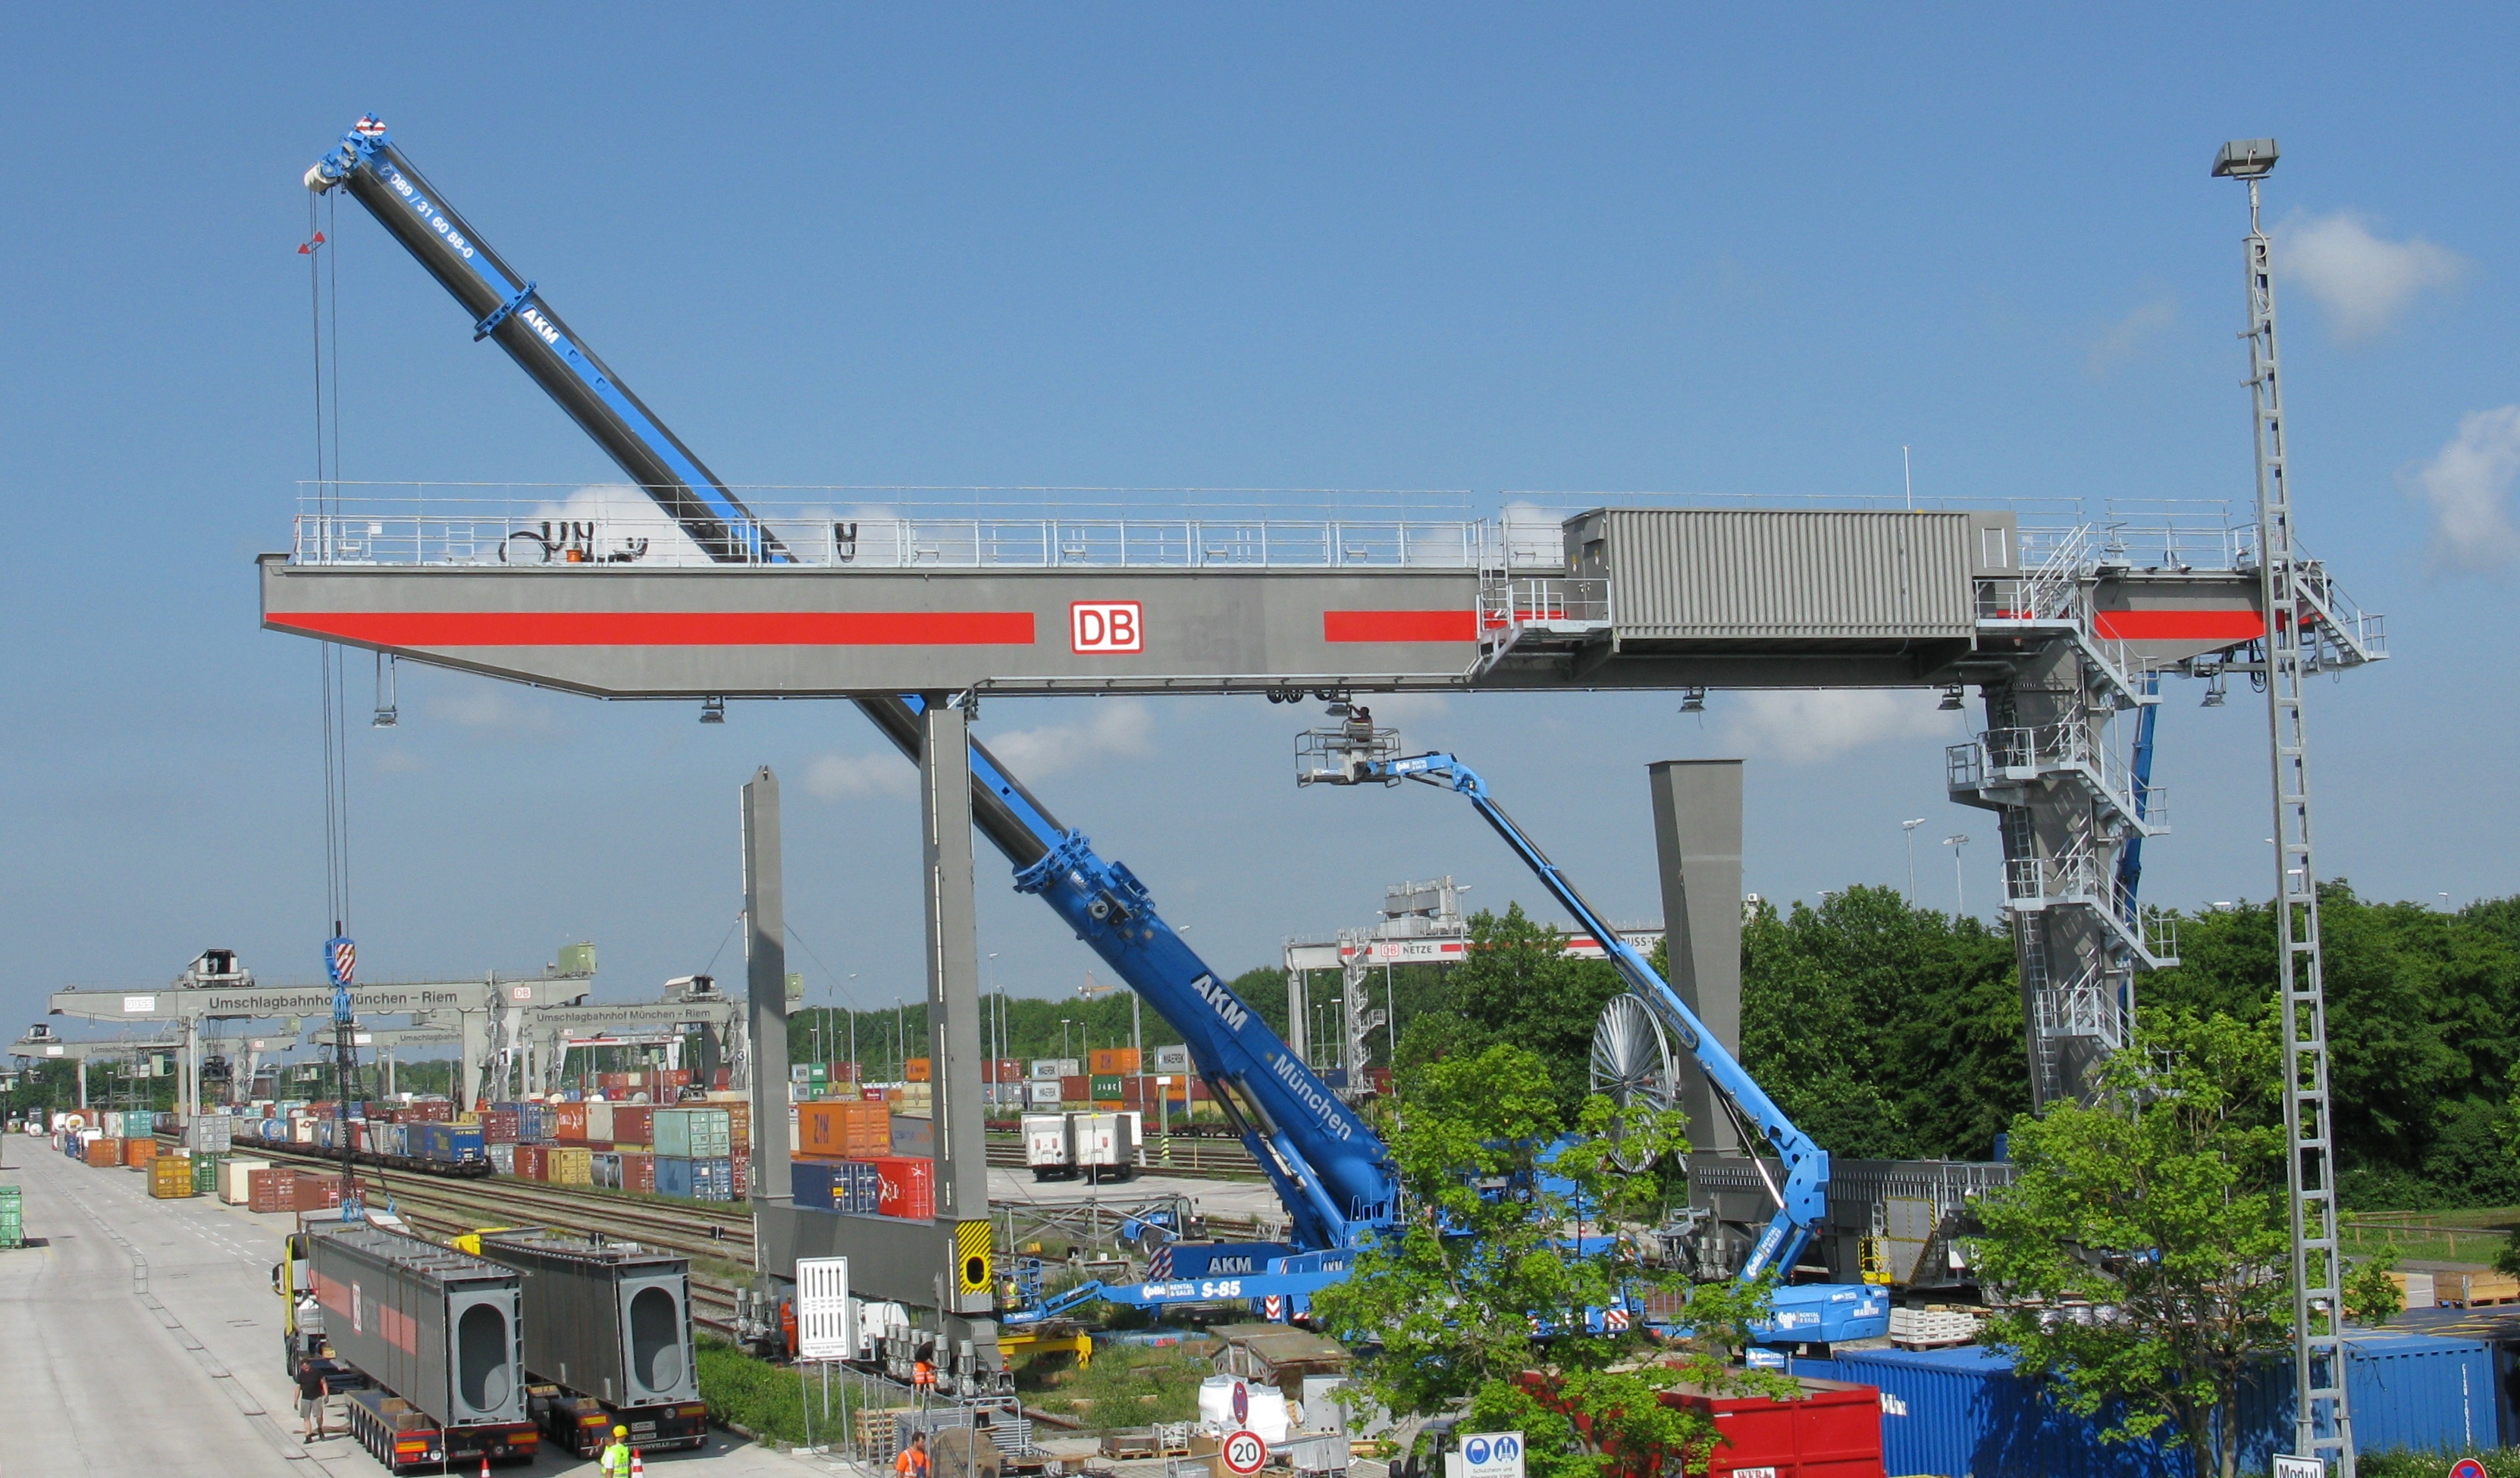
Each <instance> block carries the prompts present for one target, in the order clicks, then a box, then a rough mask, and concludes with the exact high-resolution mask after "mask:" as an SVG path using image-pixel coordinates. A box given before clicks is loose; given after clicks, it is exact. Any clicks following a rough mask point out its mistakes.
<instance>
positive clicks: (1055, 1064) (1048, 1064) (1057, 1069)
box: [1032, 1057, 1081, 1083]
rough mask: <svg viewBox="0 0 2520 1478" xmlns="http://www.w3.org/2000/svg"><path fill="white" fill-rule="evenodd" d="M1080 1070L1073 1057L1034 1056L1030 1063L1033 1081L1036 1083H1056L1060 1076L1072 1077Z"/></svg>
mask: <svg viewBox="0 0 2520 1478" xmlns="http://www.w3.org/2000/svg"><path fill="white" fill-rule="evenodd" d="M1080 1070H1081V1067H1080V1064H1079V1063H1078V1062H1077V1060H1076V1059H1075V1058H1074V1057H1036V1058H1034V1059H1033V1064H1032V1076H1033V1081H1034V1082H1036V1083H1056V1082H1057V1081H1058V1080H1059V1079H1061V1078H1073V1077H1075V1076H1076V1074H1077V1073H1078V1072H1079V1071H1080Z"/></svg>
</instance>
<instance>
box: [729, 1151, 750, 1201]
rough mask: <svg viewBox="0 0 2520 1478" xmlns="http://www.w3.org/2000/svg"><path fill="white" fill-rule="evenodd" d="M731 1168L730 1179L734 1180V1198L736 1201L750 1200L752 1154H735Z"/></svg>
mask: <svg viewBox="0 0 2520 1478" xmlns="http://www.w3.org/2000/svg"><path fill="white" fill-rule="evenodd" d="M732 1168H733V1175H732V1177H731V1179H732V1180H733V1181H734V1189H735V1198H736V1199H737V1200H738V1201H748V1200H751V1199H752V1156H750V1155H748V1154H740V1155H737V1156H736V1157H735V1160H734V1162H733V1167H732Z"/></svg>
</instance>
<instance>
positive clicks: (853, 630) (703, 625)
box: [265, 610, 1033, 647]
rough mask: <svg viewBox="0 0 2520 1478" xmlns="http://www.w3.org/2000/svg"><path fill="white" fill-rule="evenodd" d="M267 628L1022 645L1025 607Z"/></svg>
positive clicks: (1027, 617) (648, 642)
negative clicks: (1011, 608) (1023, 608)
mask: <svg viewBox="0 0 2520 1478" xmlns="http://www.w3.org/2000/svg"><path fill="white" fill-rule="evenodd" d="M265 619H266V620H268V621H269V622H270V623H271V624H272V625H274V626H284V627H288V628H289V629H291V630H293V631H303V632H308V633H311V634H313V635H316V636H327V637H339V638H341V639H342V640H344V641H350V642H369V643H373V644H375V645H377V646H379V647H1030V646H1031V645H1033V613H1032V612H1031V611H1028V610H938V611H922V610H583V611H580V610H394V611H286V612H281V613H277V614H273V615H269V616H266V617H265Z"/></svg>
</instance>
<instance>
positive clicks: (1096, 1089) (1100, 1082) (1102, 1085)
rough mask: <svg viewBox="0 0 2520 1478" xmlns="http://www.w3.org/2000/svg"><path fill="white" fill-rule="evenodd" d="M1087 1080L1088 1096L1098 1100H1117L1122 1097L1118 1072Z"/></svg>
mask: <svg viewBox="0 0 2520 1478" xmlns="http://www.w3.org/2000/svg"><path fill="white" fill-rule="evenodd" d="M1085 1082H1086V1095H1087V1097H1092V1098H1094V1099H1095V1100H1097V1101H1098V1102H1099V1101H1102V1100H1103V1099H1111V1100H1117V1099H1118V1098H1119V1097H1120V1076H1119V1074H1117V1073H1112V1074H1108V1075H1098V1076H1095V1077H1090V1078H1088V1079H1086V1080H1085Z"/></svg>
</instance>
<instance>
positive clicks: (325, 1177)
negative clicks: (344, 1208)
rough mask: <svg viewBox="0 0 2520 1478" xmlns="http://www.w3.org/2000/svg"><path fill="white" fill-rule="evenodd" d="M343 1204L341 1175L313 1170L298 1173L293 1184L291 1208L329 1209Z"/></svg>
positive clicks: (299, 1209) (301, 1209)
mask: <svg viewBox="0 0 2520 1478" xmlns="http://www.w3.org/2000/svg"><path fill="white" fill-rule="evenodd" d="M340 1204H341V1178H340V1176H339V1175H337V1174H335V1173H331V1172H325V1173H321V1174H319V1173H317V1172H315V1171H311V1170H301V1171H298V1172H297V1173H296V1178H295V1180H294V1181H293V1183H292V1185H291V1194H290V1208H291V1209H292V1210H294V1211H329V1210H331V1209H333V1208H334V1207H336V1206H338V1205H340Z"/></svg>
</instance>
